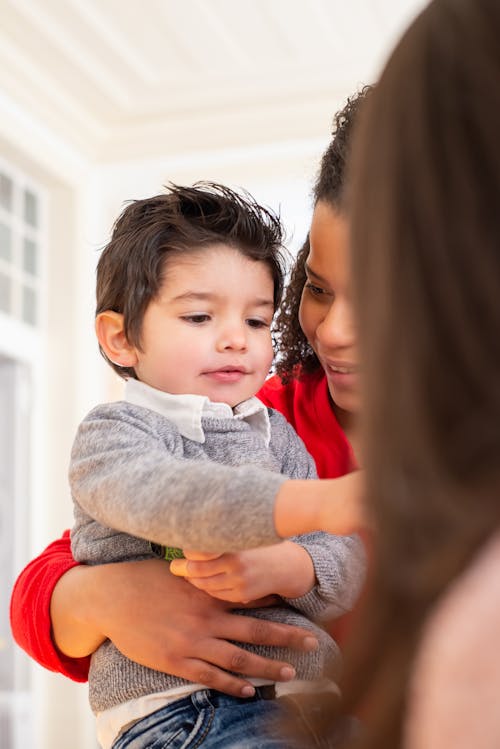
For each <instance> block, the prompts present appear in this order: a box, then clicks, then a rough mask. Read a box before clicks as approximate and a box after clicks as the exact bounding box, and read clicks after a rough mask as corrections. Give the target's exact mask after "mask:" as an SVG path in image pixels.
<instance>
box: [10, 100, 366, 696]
mask: <svg viewBox="0 0 500 749" xmlns="http://www.w3.org/2000/svg"><path fill="white" fill-rule="evenodd" d="M367 93H368V88H366V89H363V91H362V92H361V93H360V94H359V95H358V96H355V97H352V98H351V99H350V100H349V101H348V102H347V105H346V106H345V108H344V109H343V110H342V111H341V112H339V113H338V114H337V116H336V118H335V122H334V130H333V138H332V141H331V143H330V145H329V146H328V148H327V150H326V152H325V154H324V155H323V158H322V162H321V166H320V170H319V174H318V177H317V180H316V184H315V187H314V206H315V208H314V216H313V219H312V225H311V231H310V236H309V237H308V239H307V241H306V243H305V245H304V247H303V248H302V250H301V252H300V253H299V256H298V258H297V261H296V264H295V267H294V270H293V273H292V277H291V282H290V286H289V288H288V291H287V294H286V297H285V300H284V304H283V308H282V311H281V313H280V315H279V318H278V321H277V325H276V336H277V339H278V358H277V372H278V374H277V375H275V376H274V377H273V378H271V380H269V381H268V383H266V384H265V385H264V388H263V389H262V391H261V392H260V393H259V397H261V399H262V400H263V401H264V402H265V403H266V404H267V405H269V406H272V407H274V408H276V409H277V410H279V411H281V412H282V413H283V414H284V416H285V417H286V418H287V419H288V420H289V421H290V423H291V424H292V425H293V426H294V427H295V429H296V431H297V432H298V434H299V436H301V438H302V440H303V441H304V443H305V445H306V447H307V449H308V450H309V452H310V453H311V454H312V456H313V458H314V459H315V462H316V464H317V469H318V475H319V477H320V478H336V477H338V476H341V475H344V474H346V473H348V472H350V471H352V470H354V469H355V468H356V467H357V460H356V457H355V453H356V450H357V418H356V416H357V412H358V408H359V393H358V358H357V347H356V343H357V342H356V331H355V328H354V325H353V322H352V315H351V300H350V291H349V275H348V267H347V256H346V253H347V248H346V242H347V228H346V227H347V220H346V218H345V215H344V210H343V200H344V177H345V171H346V160H347V157H348V153H349V141H350V137H351V130H352V126H353V123H354V120H355V118H356V116H357V111H358V108H359V106H360V105H361V103H362V101H363V100H364V98H365V97H366V95H367ZM352 545H353V548H355V549H357V551H356V553H357V554H358V556H359V557H362V556H364V550H363V547H362V543H361V541H360V539H359V538H358V537H353V538H352ZM358 569H359V567H358ZM358 574H359V573H358V571H356V570H350V569H345V570H341V571H339V575H340V576H341V579H340V580H339V584H340V585H343V586H344V587H346V588H350V589H352V590H359V584H360V583H359V579H354V578H355V576H356V575H358ZM232 605H234V604H231V603H230V602H227V601H222V600H219V599H216V598H213V597H211V596H209V595H208V594H206V593H205V592H204V591H202V590H197V589H195V588H194V587H193V586H191V585H189V586H186V583H185V581H184V580H182V578H176V577H174V576H173V575H171V574H170V573H169V569H168V565H166V564H165V563H164V562H162V561H160V560H152V559H150V560H145V561H142V562H134V563H129V562H123V563H119V564H107V565H103V566H92V567H87V566H85V565H77V564H76V562H75V560H74V559H73V557H72V555H71V549H70V543H69V537H68V535H67V533H65V534H64V535H63V537H62V538H61V539H59V540H57V541H55V542H53V543H52V544H51V545H50V546H49V547H48V548H47V549H46V550H45V551H44V552H43V553H42V554H41V555H40V556H39V557H37V558H36V559H34V560H33V561H32V562H31V563H30V564H29V565H28V567H26V569H25V570H24V571H23V572H22V573H21V575H20V576H19V578H18V580H17V582H16V585H15V588H14V592H13V596H12V601H11V623H12V630H13V634H14V637H15V639H16V640H17V642H18V643H19V645H20V646H21V647H22V648H24V649H25V650H26V651H27V652H28V654H29V655H31V656H32V657H33V658H35V660H37V661H38V662H39V663H41V664H42V665H43V666H45V667H46V668H49V669H51V670H53V671H58V672H59V673H62V674H64V675H66V676H68V677H70V678H72V679H74V680H76V681H86V679H87V675H88V668H89V654H90V653H92V652H93V651H94V650H95V649H96V648H97V647H98V646H99V645H100V644H101V643H102V642H103V640H104V639H106V638H109V639H110V640H111V641H112V642H113V643H114V644H115V645H116V647H117V648H118V649H119V650H120V651H121V652H122V653H123V654H125V655H126V656H128V657H129V658H130V659H132V660H135V661H136V662H138V663H140V664H142V665H144V666H148V667H150V668H154V669H156V670H160V671H165V672H169V673H173V674H176V675H177V676H181V677H183V678H186V679H188V680H191V681H196V682H201V683H203V684H207V685H208V686H210V687H212V688H214V689H218V690H219V691H223V692H226V693H228V694H231V695H234V696H242V695H243V696H246V695H247V694H248V689H249V688H250V687H251V683H250V682H249V681H248V680H247V679H245V678H244V677H242V676H241V674H245V675H246V676H247V677H248V678H250V677H253V678H254V679H255V678H261V679H262V678H264V679H266V680H271V681H285V680H289V679H292V678H293V676H294V672H293V669H292V668H291V667H290V666H289V664H287V663H284V662H282V661H280V660H277V659H276V660H273V659H271V658H263V657H260V656H257V655H255V654H253V653H250V652H248V651H245V650H242V649H241V648H239V647H238V646H237V644H236V643H237V642H243V643H245V642H248V643H250V642H251V643H260V644H264V645H268V646H269V647H270V652H273V651H272V650H271V648H272V647H273V646H283V647H293V648H297V649H303V650H304V649H305V650H307V649H313V648H315V647H316V645H317V643H316V642H315V641H313V640H312V638H311V637H310V634H308V633H307V632H305V631H303V630H300V629H298V628H296V627H287V626H285V625H278V624H275V623H272V622H263V621H262V620H253V619H252V617H247V616H238V615H237V614H234V613H233V612H232V610H231V607H232ZM342 613H343V612H340V611H336V612H335V614H336V615H337V616H339V615H340V614H342ZM335 636H336V637H340V638H341V637H342V632H341V631H340V630H338V631H336V632H335ZM67 643H70V644H71V647H70V648H66V645H67ZM66 649H68V650H69V651H70V652H71V653H72V655H73V657H68V656H66V655H64V651H65V650H66ZM276 652H277V651H276ZM281 652H283V651H281ZM75 653H78V655H79V656H80V657H76V656H75ZM234 672H238V673H239V674H240V676H237V675H235V673H234Z"/></svg>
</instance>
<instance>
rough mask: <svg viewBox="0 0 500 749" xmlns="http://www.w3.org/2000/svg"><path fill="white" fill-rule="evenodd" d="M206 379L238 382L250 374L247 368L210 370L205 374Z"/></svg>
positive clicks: (229, 367)
mask: <svg viewBox="0 0 500 749" xmlns="http://www.w3.org/2000/svg"><path fill="white" fill-rule="evenodd" d="M203 374H204V375H205V376H206V377H209V378H211V379H213V380H217V381H219V382H238V381H239V380H241V379H242V378H243V377H244V376H245V375H247V374H248V372H247V370H246V369H245V367H231V366H227V367H219V368H218V369H210V370H207V371H206V372H204V373H203Z"/></svg>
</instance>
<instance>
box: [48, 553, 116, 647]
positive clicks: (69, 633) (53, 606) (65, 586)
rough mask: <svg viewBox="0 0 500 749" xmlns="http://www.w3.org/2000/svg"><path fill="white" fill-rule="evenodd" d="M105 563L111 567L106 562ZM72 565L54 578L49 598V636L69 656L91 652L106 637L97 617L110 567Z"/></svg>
mask: <svg viewBox="0 0 500 749" xmlns="http://www.w3.org/2000/svg"><path fill="white" fill-rule="evenodd" d="M109 567H111V566H110V565H109ZM102 570H103V568H101V567H87V566H85V565H79V566H77V567H72V568H71V569H70V570H68V572H66V573H65V574H64V575H62V577H61V578H60V579H59V581H58V582H57V584H56V586H55V587H54V590H53V593H52V598H51V601H50V618H51V622H52V639H53V641H54V644H55V645H56V647H57V648H58V650H59V651H60V652H61V653H63V654H64V655H66V656H68V657H70V658H81V657H83V656H86V655H90V654H91V653H93V652H94V651H95V650H96V649H97V648H98V647H99V645H101V644H102V643H103V642H104V640H105V639H106V635H105V634H104V633H103V632H102V631H101V629H100V625H99V623H98V620H99V619H100V617H101V613H102V612H101V609H100V605H99V601H98V600H96V599H97V597H99V598H100V595H99V594H100V591H101V590H102V585H104V584H105V583H107V584H109V582H111V581H110V579H109V575H110V573H111V569H108V570H105V572H104V575H103V572H102Z"/></svg>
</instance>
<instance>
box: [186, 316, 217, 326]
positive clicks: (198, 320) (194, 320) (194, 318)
mask: <svg viewBox="0 0 500 749" xmlns="http://www.w3.org/2000/svg"><path fill="white" fill-rule="evenodd" d="M182 319H183V320H185V321H186V322H191V323H194V324H195V325H200V324H201V323H204V322H207V320H210V315H183V317H182Z"/></svg>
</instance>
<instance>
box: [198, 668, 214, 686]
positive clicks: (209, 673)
mask: <svg viewBox="0 0 500 749" xmlns="http://www.w3.org/2000/svg"><path fill="white" fill-rule="evenodd" d="M196 681H198V682H199V683H200V684H205V685H206V686H207V687H213V686H215V684H216V681H217V676H216V672H215V670H214V669H212V668H200V669H199V670H198V671H197V675H196Z"/></svg>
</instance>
